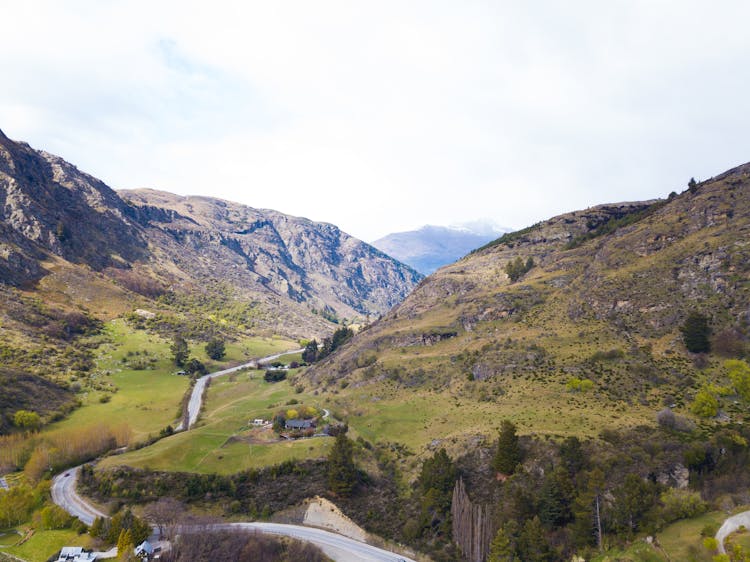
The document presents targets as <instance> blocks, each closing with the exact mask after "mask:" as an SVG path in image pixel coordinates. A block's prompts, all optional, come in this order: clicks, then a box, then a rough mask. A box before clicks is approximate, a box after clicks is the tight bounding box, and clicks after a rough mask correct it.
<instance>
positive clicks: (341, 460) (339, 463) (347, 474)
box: [328, 432, 357, 497]
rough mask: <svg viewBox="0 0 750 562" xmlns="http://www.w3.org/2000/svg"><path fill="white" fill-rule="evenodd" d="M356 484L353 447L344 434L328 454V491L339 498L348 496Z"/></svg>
mask: <svg viewBox="0 0 750 562" xmlns="http://www.w3.org/2000/svg"><path fill="white" fill-rule="evenodd" d="M356 484H357V467H356V466H355V465H354V447H353V445H352V442H351V440H350V439H349V438H348V437H347V436H346V434H345V433H344V432H341V433H339V434H338V435H337V436H336V442H335V443H334V444H333V448H331V452H330V453H329V454H328V489H329V490H331V492H333V493H334V494H337V495H339V496H344V497H347V496H350V495H351V494H352V492H353V491H354V487H355V486H356Z"/></svg>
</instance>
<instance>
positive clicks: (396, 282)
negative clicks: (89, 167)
mask: <svg viewBox="0 0 750 562" xmlns="http://www.w3.org/2000/svg"><path fill="white" fill-rule="evenodd" d="M0 218H2V222H1V223H0V280H2V282H3V285H4V286H5V290H8V289H9V287H15V288H18V289H23V290H26V289H30V290H31V291H32V292H34V293H36V294H40V295H41V294H43V295H44V298H45V299H46V300H47V301H48V302H57V303H59V304H60V305H65V306H73V307H84V308H85V309H86V310H88V311H90V312H91V313H92V314H95V315H97V314H102V315H104V316H108V315H109V316H111V315H114V314H118V313H120V312H123V311H124V310H127V309H130V308H132V307H133V306H134V305H135V304H138V303H140V304H148V303H147V302H145V301H148V300H153V298H155V297H157V296H159V295H163V294H166V293H176V294H181V295H185V294H201V293H204V294H213V295H216V294H221V295H222V297H223V298H229V299H230V300H239V301H242V302H245V303H249V304H252V306H253V314H252V318H251V319H248V322H247V323H246V324H247V325H248V326H250V327H252V328H253V329H255V330H265V331H269V332H273V333H277V334H285V335H289V336H294V337H302V336H319V337H320V336H322V335H324V334H326V333H328V332H330V331H331V329H332V328H331V326H332V324H331V322H330V320H336V319H339V318H347V319H354V318H366V317H367V316H378V315H380V314H383V313H385V312H386V311H387V310H389V309H390V308H391V307H392V306H393V305H394V304H396V303H397V302H399V301H400V300H401V299H403V298H404V297H405V296H406V294H408V292H409V291H410V290H411V289H412V288H413V287H414V286H415V285H416V283H417V282H419V280H420V279H421V275H420V274H418V273H417V272H416V271H414V270H412V269H411V268H409V267H407V266H405V265H403V264H401V263H399V262H397V261H396V260H394V259H392V258H390V257H388V256H387V255H385V254H383V253H382V252H380V251H378V250H376V249H375V248H373V247H372V246H369V245H368V244H365V243H364V242H362V241H360V240H357V239H355V238H353V237H351V236H349V235H347V234H346V233H344V232H342V231H341V230H339V229H338V228H337V227H335V226H333V225H330V224H323V223H316V222H313V221H310V220H307V219H304V218H298V217H292V216H288V215H284V214H282V213H279V212H276V211H271V210H260V209H253V208H251V207H247V206H245V205H240V204H237V203H231V202H228V201H222V200H219V199H213V198H210V197H183V196H178V195H173V194H170V193H165V192H160V191H155V190H150V189H141V190H130V191H121V192H119V193H118V192H116V191H114V190H112V189H111V188H110V187H108V186H107V185H105V184H104V183H103V182H102V181H100V180H98V179H96V178H94V177H92V176H90V175H88V174H86V173H84V172H81V171H79V170H78V169H77V168H76V167H75V166H73V165H71V164H69V163H68V162H66V161H64V160H63V159H61V158H59V157H57V156H54V155H52V154H49V153H47V152H44V151H37V150H34V149H32V148H31V147H30V146H28V145H27V144H24V143H20V142H14V141H12V140H10V139H9V138H7V137H6V136H5V135H4V134H2V132H0Z"/></svg>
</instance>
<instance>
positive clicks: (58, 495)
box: [51, 466, 107, 525]
mask: <svg viewBox="0 0 750 562" xmlns="http://www.w3.org/2000/svg"><path fill="white" fill-rule="evenodd" d="M80 469H81V467H80V466H77V467H75V468H71V469H70V470H67V471H65V472H61V473H60V474H58V475H57V476H55V477H54V478H53V479H52V488H51V492H52V501H53V502H55V503H56V504H57V505H59V506H60V507H62V508H63V509H64V510H65V511H67V512H68V513H70V514H71V515H73V516H74V517H78V519H80V520H81V521H83V522H84V523H86V525H91V524H92V523H93V522H94V519H96V518H97V517H107V515H106V514H104V513H102V512H101V511H99V510H98V509H96V508H95V507H94V506H93V505H91V504H89V503H87V502H86V501H85V500H84V499H83V498H82V497H81V496H79V495H78V491H77V490H76V482H77V481H78V471H79V470H80Z"/></svg>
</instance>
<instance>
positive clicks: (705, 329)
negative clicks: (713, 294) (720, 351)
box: [680, 311, 711, 353]
mask: <svg viewBox="0 0 750 562" xmlns="http://www.w3.org/2000/svg"><path fill="white" fill-rule="evenodd" d="M680 331H681V332H682V340H683V341H684V342H685V347H687V349H688V351H690V352H691V353H708V352H709V351H711V342H710V341H709V339H708V336H710V335H711V327H710V326H709V325H708V317H706V316H705V315H703V314H701V313H700V312H695V311H693V312H691V313H690V314H689V315H688V317H687V318H686V319H685V323H684V324H683V325H682V326H681V327H680Z"/></svg>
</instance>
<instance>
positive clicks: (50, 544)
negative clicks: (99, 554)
mask: <svg viewBox="0 0 750 562" xmlns="http://www.w3.org/2000/svg"><path fill="white" fill-rule="evenodd" d="M64 546H82V547H84V548H91V537H89V536H88V535H79V534H78V533H76V532H75V531H71V530H69V529H66V530H61V531H38V532H35V533H34V535H33V536H32V537H31V538H30V539H29V540H28V541H26V542H25V543H23V544H22V545H21V546H12V547H8V548H3V549H1V550H0V552H5V553H7V554H11V555H13V556H17V557H19V558H22V559H23V560H28V562H45V561H46V560H47V559H48V558H49V557H50V556H52V555H53V554H54V553H55V552H57V551H58V550H60V549H61V548H62V547H64Z"/></svg>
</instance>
